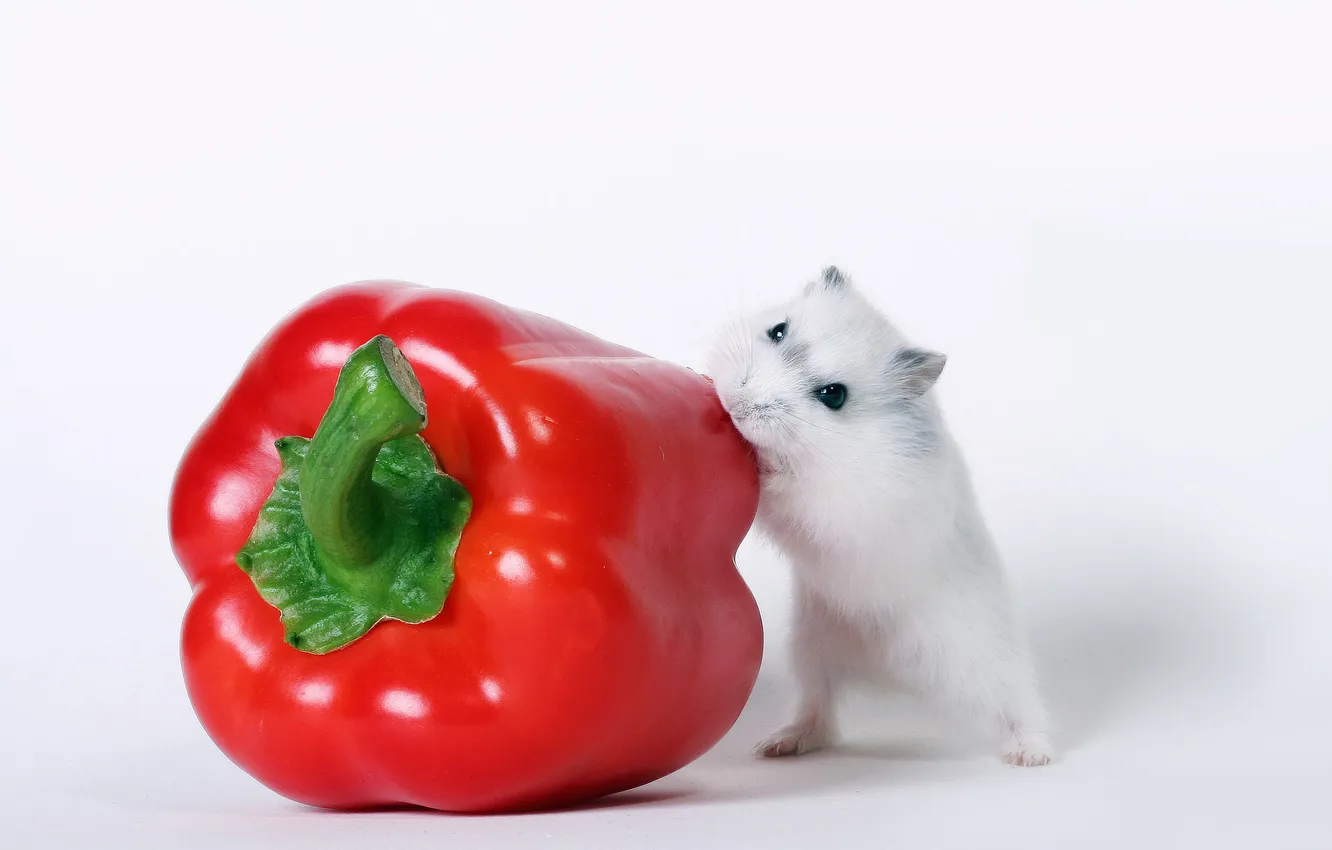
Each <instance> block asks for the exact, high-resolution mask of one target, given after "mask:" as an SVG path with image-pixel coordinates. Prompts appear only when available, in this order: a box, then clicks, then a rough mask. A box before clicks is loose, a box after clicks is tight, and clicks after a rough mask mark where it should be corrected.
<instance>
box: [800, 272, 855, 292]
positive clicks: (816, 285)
mask: <svg viewBox="0 0 1332 850" xmlns="http://www.w3.org/2000/svg"><path fill="white" fill-rule="evenodd" d="M850 288H851V280H850V278H848V277H847V276H846V275H845V274H844V273H843V272H842V270H841V269H839V268H837V266H825V267H824V269H823V271H822V272H820V273H819V279H818V280H816V281H813V282H811V283H810V284H809V285H808V286H806V287H805V293H806V294H809V293H812V292H815V291H818V290H823V291H824V292H842V291H844V290H847V289H850Z"/></svg>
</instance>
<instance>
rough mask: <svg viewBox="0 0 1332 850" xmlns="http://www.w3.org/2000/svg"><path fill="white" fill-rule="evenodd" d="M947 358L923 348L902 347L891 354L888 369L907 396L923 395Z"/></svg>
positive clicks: (933, 381) (940, 371) (936, 378)
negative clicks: (891, 357)
mask: <svg viewBox="0 0 1332 850" xmlns="http://www.w3.org/2000/svg"><path fill="white" fill-rule="evenodd" d="M947 362H948V358H947V357H945V356H944V355H942V354H940V353H939V352H937V351H929V350H927V349H924V348H902V349H899V350H898V351H897V352H896V353H895V354H893V360H892V363H891V364H889V367H888V368H889V370H890V371H891V372H892V373H893V376H894V377H895V378H896V379H897V385H898V386H899V387H901V388H902V390H903V391H904V392H905V393H906V395H907V397H908V398H917V397H919V396H922V395H924V394H925V393H926V392H927V391H928V390H929V389H930V387H932V386H934V384H935V382H936V381H938V380H939V375H940V374H941V373H942V372H943V368H944V364H945V363H947Z"/></svg>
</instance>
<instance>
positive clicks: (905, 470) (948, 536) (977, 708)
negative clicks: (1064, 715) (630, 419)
mask: <svg viewBox="0 0 1332 850" xmlns="http://www.w3.org/2000/svg"><path fill="white" fill-rule="evenodd" d="M783 321H785V322H787V328H788V330H787V336H786V338H785V339H784V340H782V341H781V342H779V343H774V342H773V341H772V340H771V339H769V337H768V335H767V331H768V329H769V328H771V327H773V326H774V325H776V324H777V323H779V322H783ZM783 346H787V347H790V346H796V347H797V348H796V349H794V350H793V351H788V352H787V353H786V357H784V356H783V353H782V349H783ZM805 346H807V347H808V348H807V350H805V351H804V352H803V354H802V355H801V356H797V357H795V358H791V354H793V353H795V352H798V351H801V349H802V348H803V347H805ZM907 347H909V343H908V342H907V341H906V340H905V339H904V338H903V336H902V334H901V333H900V332H899V331H898V330H897V329H896V328H895V327H894V326H893V325H892V324H891V323H890V322H889V321H888V320H887V319H886V318H885V317H884V316H883V315H882V314H881V313H880V312H879V311H877V310H876V309H875V308H874V307H873V305H871V304H870V302H869V301H868V300H867V299H866V298H865V297H864V295H863V294H862V293H860V292H859V291H858V290H857V289H855V288H854V287H853V286H852V285H851V284H850V283H849V282H847V281H845V279H844V278H842V277H841V275H840V272H837V271H836V270H835V269H829V270H825V272H824V276H823V278H821V279H820V280H819V281H816V282H814V283H812V284H810V285H809V287H807V288H806V290H805V291H804V292H803V293H802V294H801V295H800V296H799V297H797V298H795V299H793V300H792V301H789V302H787V303H786V304H783V305H780V306H778V307H775V308H772V309H770V310H767V311H764V312H763V313H761V314H760V315H757V316H752V317H749V318H746V319H743V320H740V321H737V322H734V323H733V324H731V325H730V326H729V327H727V328H726V329H725V330H724V331H723V333H722V334H721V336H720V339H719V341H718V343H717V345H716V346H715V347H714V349H713V350H712V352H711V353H710V356H709V362H708V366H707V371H708V373H709V375H710V376H711V378H712V379H713V381H714V382H715V384H716V387H717V391H718V394H719V395H720V397H721V399H722V403H723V405H724V406H725V407H726V409H727V411H728V412H729V413H730V414H731V417H732V419H733V420H734V422H735V424H736V427H737V428H738V429H739V430H740V432H741V433H742V434H743V435H744V436H745V437H746V438H747V439H748V440H749V441H750V442H751V443H752V444H753V445H754V446H755V448H756V450H757V452H758V456H759V462H760V466H761V468H762V470H763V482H762V496H761V500H760V506H759V517H758V524H759V528H760V529H761V530H762V531H763V532H764V533H765V534H766V535H767V536H769V537H770V538H771V539H772V540H774V541H775V542H776V543H777V544H778V546H779V547H780V548H781V549H782V550H783V552H784V553H785V554H786V555H787V557H788V558H789V560H790V561H791V564H792V569H793V574H794V579H795V582H794V586H795V590H796V593H795V623H794V628H793V635H792V657H793V662H794V667H795V673H796V677H797V680H798V682H799V686H800V705H799V708H798V710H797V712H796V716H795V719H794V720H793V722H792V723H791V725H789V726H787V727H785V728H783V729H781V730H779V731H778V732H776V733H775V734H773V735H772V736H771V737H770V738H768V739H767V740H765V741H763V742H762V743H761V744H759V747H758V751H759V753H760V754H762V755H765V756H782V755H799V754H800V753H804V752H810V751H813V750H816V749H818V748H820V747H822V746H824V745H825V744H827V743H829V742H830V741H831V740H832V739H833V737H834V709H835V703H836V699H837V696H838V694H839V692H840V691H841V690H842V689H843V687H844V686H845V685H848V684H851V683H853V682H855V681H857V680H859V681H882V680H884V679H885V678H886V679H887V681H889V682H892V683H894V684H896V685H898V686H900V687H903V688H906V689H908V690H909V691H911V692H914V693H916V694H918V695H921V696H923V697H925V698H927V699H929V700H930V701H931V702H933V703H934V704H935V705H937V706H939V707H941V708H944V709H946V710H949V711H951V712H953V713H956V714H962V715H966V716H970V717H971V718H974V719H975V720H977V721H979V722H981V723H983V724H984V725H985V727H986V728H987V729H988V730H989V731H990V732H991V733H992V734H993V736H994V738H995V739H996V741H998V742H999V743H1000V745H1001V747H1002V752H1003V757H1004V759H1005V760H1006V761H1008V762H1010V763H1012V764H1021V765H1038V764H1045V763H1047V762H1048V761H1049V760H1050V759H1051V756H1052V750H1051V745H1050V742H1049V739H1048V735H1047V727H1048V720H1047V715H1046V711H1045V708H1044V706H1043V705H1042V700H1041V697H1040V695H1039V693H1038V690H1037V687H1036V684H1035V678H1034V674H1033V669H1032V663H1031V660H1030V657H1029V654H1028V651H1027V648H1026V642H1025V638H1024V636H1023V634H1022V632H1021V630H1020V628H1019V625H1018V624H1017V623H1016V622H1015V619H1014V615H1013V612H1012V608H1011V605H1010V602H1009V598H1008V592H1007V589H1006V587H1005V579H1004V570H1003V565H1002V562H1001V560H1000V558H999V555H998V553H997V551H996V549H995V545H994V543H993V540H992V538H991V536H990V533H989V531H988V529H987V528H986V525H985V522H984V519H983V518H982V515H981V511H980V509H979V507H978V505H977V502H976V497H975V495H974V493H973V490H972V486H971V482H970V477H969V474H968V472H967V468H966V464H965V462H964V460H963V457H962V454H961V452H960V451H959V449H958V447H957V445H956V444H955V443H954V441H953V439H952V437H951V436H950V435H949V434H948V431H947V429H946V427H945V425H944V421H943V417H942V415H941V413H940V410H939V405H938V401H937V399H936V398H935V393H934V392H933V391H932V390H930V389H929V386H930V385H931V384H932V383H933V381H934V378H936V377H937V376H938V370H939V368H942V363H943V358H942V356H941V355H936V356H935V360H934V361H933V365H934V366H935V367H937V368H935V369H934V370H933V372H931V373H928V374H926V375H925V376H924V377H923V378H922V376H921V374H919V370H916V371H915V372H914V373H913V370H912V368H911V367H912V363H911V361H910V360H906V361H903V360H900V359H895V355H896V354H897V353H898V352H900V351H901V350H903V349H904V348H907ZM913 380H914V381H915V384H914V386H915V387H916V389H915V390H913V389H911V387H912V386H913ZM832 382H840V383H842V384H845V385H846V386H847V387H848V400H847V402H846V404H845V406H844V407H843V408H842V409H841V410H838V411H834V410H830V409H828V408H827V407H825V406H824V405H823V404H822V403H821V402H820V401H819V400H818V398H817V397H816V390H817V389H818V387H820V386H823V385H825V384H828V383H832ZM922 386H923V387H924V392H923V394H921V392H920V389H921V388H922Z"/></svg>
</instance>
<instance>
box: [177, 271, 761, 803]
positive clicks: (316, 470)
mask: <svg viewBox="0 0 1332 850" xmlns="http://www.w3.org/2000/svg"><path fill="white" fill-rule="evenodd" d="M427 412H428V415H427ZM757 502H758V480H757V472H756V468H755V464H754V460H753V457H752V455H751V453H750V450H749V449H748V447H747V446H746V444H745V443H744V441H743V440H742V438H741V437H740V436H739V434H738V433H737V432H736V431H735V430H734V428H733V427H732V425H731V424H730V421H729V419H728V418H727V416H726V415H725V413H724V411H723V410H722V408H721V405H720V403H719V402H718V400H717V397H716V395H715V392H714V391H713V389H712V386H711V384H710V382H709V381H708V380H707V379H706V378H704V377H702V376H700V375H697V374H695V373H693V372H692V371H690V370H687V369H684V368H682V367H679V366H675V365H672V364H669V363H666V362H663V361H660V360H655V359H652V358H648V357H645V356H643V355H641V354H639V353H637V352H635V351H632V350H629V349H627V348H623V347H620V346H617V345H613V344H611V343H608V342H605V341H602V340H600V339H598V338H596V337H593V336H591V335H589V334H587V333H584V332H582V331H580V330H577V329H575V328H572V327H570V326H568V325H565V324H562V323H560V322H557V321H555V320H553V319H550V318H546V317H544V316H539V315H535V314H532V313H529V312H524V311H520V310H515V309H510V308H508V307H505V306H502V305H500V304H497V303H495V302H493V301H490V300H487V299H484V298H481V297H478V296H474V295H468V294H463V293H457V292H446V291H439V290H430V289H425V288H420V287H416V286H412V285H409V284H400V283H364V284H354V285H350V286H346V287H340V288H336V289H333V290H329V291H327V292H325V293H323V294H322V295H320V296H318V297H316V298H315V299H314V300H312V301H311V302H310V303H308V304H306V305H305V306H304V307H302V308H301V309H299V310H298V311H296V312H295V313H293V314H291V315H289V316H288V317H287V318H286V319H284V320H283V321H282V323H281V324H280V325H279V326H278V327H277V328H275V329H274V331H273V332H272V333H271V334H270V335H269V336H268V337H267V338H266V339H265V340H264V341H263V342H262V344H261V345H260V346H259V348H258V349H257V350H256V351H255V352H254V354H253V355H252V356H251V358H250V360H249V361H248V363H247V364H246V366H245V368H244V370H243V371H242V373H241V374H240V376H239V378H238V379H237V380H236V382H235V384H234V385H233V386H232V387H231V389H230V390H229V391H228V393H227V394H226V396H225V397H224V399H223V400H222V401H221V403H220V404H219V405H218V407H217V408H216V409H215V410H214V411H213V413H212V415H211V416H210V418H209V419H208V420H207V421H206V422H205V424H204V425H203V426H202V428H201V429H200V430H199V432H198V434H197V435H196V436H195V438H194V440H193V441H192V443H191V444H190V446H189V448H188V450H187V451H186V452H185V455H184V457H183V459H182V460H181V463H180V467H179V470H178V472H177V477H176V481H175V484H174V489H173V492H172V496H171V538H172V543H173V546H174V550H175V553H176V556H177V558H178V559H179V561H180V563H181V565H182V567H183V568H184V570H185V573H186V575H187V576H188V578H189V580H190V583H191V585H192V586H193V589H194V595H193V598H192V601H191V603H190V606H189V609H188V611H187V613H186V616H185V622H184V628H183V634H182V666H183V668H184V674H185V682H186V686H187V689H188V692H189V696H190V699H191V701H192V703H193V706H194V709H195V711H196V713H197V715H198V717H199V719H200V721H201V723H202V724H203V726H204V728H205V729H206V730H207V732H208V734H209V735H210V736H211V737H212V739H213V740H214V741H215V742H216V743H217V745H218V746H219V747H220V748H221V750H222V751H223V752H224V753H225V754H226V755H227V756H228V757H229V758H231V759H232V760H233V761H234V762H235V763H236V764H238V765H239V766H240V767H241V768H243V769H244V770H245V771H247V772H248V773H250V774H251V775H252V776H254V777H255V778H256V779H258V780H259V781H260V782H262V783H264V784H265V785H267V786H268V787H269V788H271V789H273V790H274V791H276V792H278V793H280V794H282V795H285V796H286V797H288V798H291V799H293V800H296V801H300V802H303V803H307V804H311V805H315V806H320V807H329V808H361V807H373V806H380V805H393V804H409V805H419V806H424V807H429V808H434V809H442V810H448V811H456V812H484V811H498V810H513V809H527V808H536V807H548V806H559V805H567V804H572V803H576V802H579V801H584V800H587V799H591V798H595V797H598V796H602V795H605V794H610V793H614V792H618V791H622V790H625V789H629V788H632V787H635V786H638V785H641V784H644V783H647V782H651V781H653V780H656V779H658V778H660V777H662V776H665V775H667V774H669V773H672V772H673V771H675V770H677V769H678V768H680V767H682V766H684V765H685V764H687V763H689V762H690V761H692V760H694V759H695V758H697V757H698V756H700V755H701V754H702V753H704V752H705V751H707V750H708V749H710V748H711V747H712V746H713V745H714V744H716V742H717V741H718V740H719V739H720V738H721V737H722V735H724V734H725V733H726V732H727V730H728V729H729V728H730V727H731V725H732V724H733V723H734V722H735V720H736V718H737V717H738V715H739V713H740V710H741V709H742V708H743V706H744V704H745V702H746V700H747V699H748V697H749V694H750V691H751V689H752V688H753V685H754V681H755V678H756V677H757V674H758V666H759V659H760V656H761V654H762V643H763V635H762V626H761V623H760V620H759V613H758V609H757V606H756V604H755V602H754V598H753V596H752V595H751V593H750V591H749V589H748V588H747V587H746V585H745V583H744V582H743V580H742V579H741V577H740V575H739V573H738V572H737V571H736V569H735V564H734V556H735V553H736V549H737V548H738V546H739V544H740V542H741V540H742V538H743V537H744V536H745V534H746V532H747V531H748V529H749V527H750V524H751V522H752V521H753V518H754V514H755V511H756V508H757Z"/></svg>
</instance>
